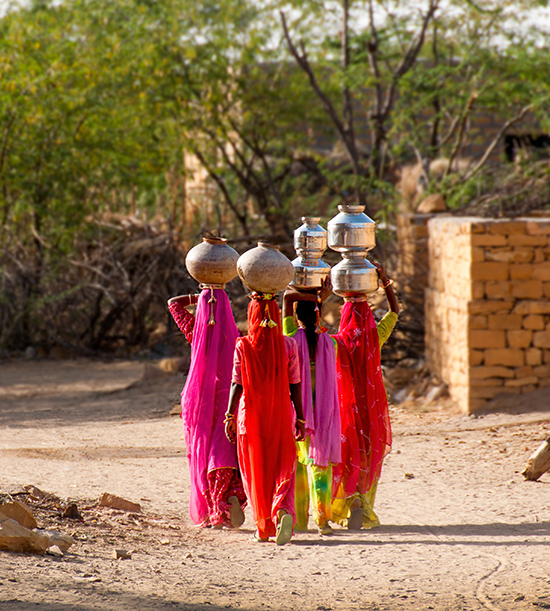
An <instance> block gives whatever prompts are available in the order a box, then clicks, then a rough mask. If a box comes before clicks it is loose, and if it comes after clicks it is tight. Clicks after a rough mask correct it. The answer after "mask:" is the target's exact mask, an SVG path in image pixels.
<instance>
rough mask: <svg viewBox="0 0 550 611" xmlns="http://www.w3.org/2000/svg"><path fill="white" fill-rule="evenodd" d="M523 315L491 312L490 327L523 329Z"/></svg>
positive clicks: (488, 325) (488, 326)
mask: <svg viewBox="0 0 550 611" xmlns="http://www.w3.org/2000/svg"><path fill="white" fill-rule="evenodd" d="M522 323H523V316H521V314H490V315H489V317H488V324H487V328H488V329H507V330H511V329H521V326H522Z"/></svg>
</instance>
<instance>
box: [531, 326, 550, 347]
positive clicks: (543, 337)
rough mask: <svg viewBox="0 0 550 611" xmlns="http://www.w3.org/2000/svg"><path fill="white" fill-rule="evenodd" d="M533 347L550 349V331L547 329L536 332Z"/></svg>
mask: <svg viewBox="0 0 550 611" xmlns="http://www.w3.org/2000/svg"><path fill="white" fill-rule="evenodd" d="M533 346H534V347H535V348H550V331H548V330H547V329H545V330H544V331H534V332H533Z"/></svg>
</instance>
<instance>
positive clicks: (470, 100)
mask: <svg viewBox="0 0 550 611" xmlns="http://www.w3.org/2000/svg"><path fill="white" fill-rule="evenodd" d="M477 96H478V94H477V93H475V92H474V93H472V95H471V96H470V97H469V98H468V101H467V102H466V106H465V107H464V112H463V113H462V117H461V120H460V130H459V132H458V136H457V139H456V144H455V146H454V147H453V151H452V153H451V156H450V158H449V165H448V166H447V169H446V170H445V174H444V175H443V178H447V176H448V175H449V172H450V171H451V167H452V165H453V161H454V160H455V157H456V156H457V154H458V151H459V149H460V146H461V145H462V139H463V137H464V131H465V130H466V122H467V121H468V117H469V116H470V112H471V110H472V108H473V106H474V102H475V101H476V100H477Z"/></svg>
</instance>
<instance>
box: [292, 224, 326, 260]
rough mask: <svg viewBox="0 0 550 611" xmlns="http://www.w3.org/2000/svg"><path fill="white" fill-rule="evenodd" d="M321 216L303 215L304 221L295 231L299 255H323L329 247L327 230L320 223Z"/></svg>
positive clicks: (295, 245) (295, 242)
mask: <svg viewBox="0 0 550 611" xmlns="http://www.w3.org/2000/svg"><path fill="white" fill-rule="evenodd" d="M320 220H321V219H320V217H318V216H303V217H302V222H303V223H304V224H303V225H301V226H300V227H298V229H296V231H295V232H294V248H295V250H296V252H297V254H298V255H299V256H302V257H307V258H311V257H312V256H313V257H317V258H319V257H322V256H323V253H324V252H325V250H326V249H327V232H326V230H325V229H323V228H322V227H321V225H319V221H320Z"/></svg>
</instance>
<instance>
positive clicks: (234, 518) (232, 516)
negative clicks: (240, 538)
mask: <svg viewBox="0 0 550 611" xmlns="http://www.w3.org/2000/svg"><path fill="white" fill-rule="evenodd" d="M227 502H228V503H229V504H230V505H231V507H230V508H229V520H230V521H231V526H232V528H239V526H242V525H243V522H244V511H243V508H242V507H241V504H240V503H239V499H238V498H237V497H236V496H234V495H232V496H230V497H229V498H228V499H227Z"/></svg>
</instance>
